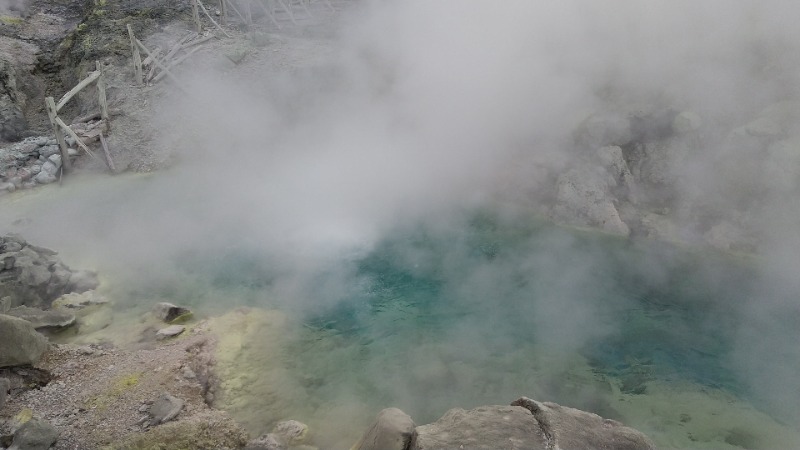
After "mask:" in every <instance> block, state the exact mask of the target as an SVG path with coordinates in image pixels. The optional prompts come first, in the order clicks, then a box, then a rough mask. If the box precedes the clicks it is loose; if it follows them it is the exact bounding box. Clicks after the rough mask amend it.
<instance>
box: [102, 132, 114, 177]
mask: <svg viewBox="0 0 800 450" xmlns="http://www.w3.org/2000/svg"><path fill="white" fill-rule="evenodd" d="M100 145H101V146H102V147H103V154H104V155H105V157H106V164H107V165H108V168H109V169H111V173H117V168H116V167H114V160H113V159H111V152H109V151H108V144H107V143H106V138H104V137H103V133H100Z"/></svg>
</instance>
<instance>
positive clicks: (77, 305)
mask: <svg viewBox="0 0 800 450" xmlns="http://www.w3.org/2000/svg"><path fill="white" fill-rule="evenodd" d="M105 304H108V299H106V298H105V297H103V296H102V295H100V294H98V293H97V291H94V290H88V291H85V292H70V293H69V294H64V295H62V296H61V297H58V298H57V299H55V300H53V308H72V309H81V308H85V307H87V306H92V305H105Z"/></svg>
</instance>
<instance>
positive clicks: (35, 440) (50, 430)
mask: <svg viewBox="0 0 800 450" xmlns="http://www.w3.org/2000/svg"><path fill="white" fill-rule="evenodd" d="M57 439H58V430H56V429H55V427H53V426H52V425H50V424H49V423H47V422H46V421H44V420H42V419H39V418H36V417H34V418H32V419H30V420H29V421H27V422H25V423H24V424H23V425H22V426H21V427H19V428H18V429H17V431H15V432H14V440H13V441H12V442H11V447H9V448H8V450H47V449H49V448H50V447H51V446H52V445H53V444H55V442H56V440H57Z"/></svg>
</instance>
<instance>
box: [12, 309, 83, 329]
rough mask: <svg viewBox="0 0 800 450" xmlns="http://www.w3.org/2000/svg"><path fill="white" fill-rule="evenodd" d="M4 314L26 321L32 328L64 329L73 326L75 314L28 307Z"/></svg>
mask: <svg viewBox="0 0 800 450" xmlns="http://www.w3.org/2000/svg"><path fill="white" fill-rule="evenodd" d="M5 314H7V315H9V316H13V317H19V318H20V319H23V320H27V321H28V322H30V323H31V325H33V328H35V329H37V330H39V329H42V328H66V327H69V326H72V325H74V324H75V314H72V313H71V312H69V311H65V310H57V309H50V310H47V311H45V310H42V309H39V308H31V307H29V306H17V307H16V308H11V309H10V310H8V311H7V312H6V313H5Z"/></svg>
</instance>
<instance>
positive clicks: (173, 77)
mask: <svg viewBox="0 0 800 450" xmlns="http://www.w3.org/2000/svg"><path fill="white" fill-rule="evenodd" d="M136 44H137V45H138V46H139V48H141V49H142V50H143V51H144V52H145V53H146V54H148V55H149V54H150V50H148V49H147V47H145V46H144V44H142V43H141V42H140V41H139V40H138V39H136ZM153 64H156V65H157V66H158V68H159V69H161V70H162V71H163V72H164V73H166V74H167V76H168V77H170V79H172V81H174V82H175V84H176V85H177V86H178V89H180V90H182V91H184V92H186V89H184V87H183V84H182V83H181V80H179V79H178V78H177V77H176V76H175V75H173V73H172V72H170V71H169V69H167V66H165V65H164V64H162V63H161V61H159V60H157V59H154V60H153Z"/></svg>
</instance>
